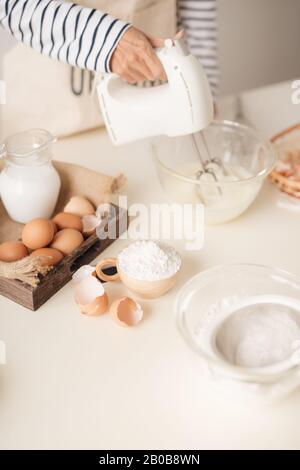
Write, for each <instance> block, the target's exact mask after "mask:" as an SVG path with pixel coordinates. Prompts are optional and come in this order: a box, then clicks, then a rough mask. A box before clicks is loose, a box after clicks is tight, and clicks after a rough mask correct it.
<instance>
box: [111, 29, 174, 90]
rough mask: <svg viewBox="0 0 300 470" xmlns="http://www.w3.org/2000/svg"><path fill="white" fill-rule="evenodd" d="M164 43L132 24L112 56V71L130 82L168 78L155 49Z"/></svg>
mask: <svg viewBox="0 0 300 470" xmlns="http://www.w3.org/2000/svg"><path fill="white" fill-rule="evenodd" d="M163 44H164V40H163V39H158V38H150V37H147V36H145V34H143V33H142V32H141V31H139V30H138V29H136V28H134V27H133V26H131V27H130V28H129V29H128V30H127V31H126V32H125V34H124V35H123V37H122V38H121V40H120V42H119V44H118V46H117V47H116V49H115V51H114V53H113V55H112V57H111V61H110V68H111V71H112V72H113V73H116V74H117V75H119V76H120V77H121V78H123V79H124V80H126V81H127V82H129V83H136V82H142V81H145V80H151V81H153V80H158V79H160V80H166V79H167V77H166V74H165V71H164V68H163V66H162V64H161V62H160V61H159V59H158V58H157V55H156V54H155V51H154V48H155V47H162V46H163Z"/></svg>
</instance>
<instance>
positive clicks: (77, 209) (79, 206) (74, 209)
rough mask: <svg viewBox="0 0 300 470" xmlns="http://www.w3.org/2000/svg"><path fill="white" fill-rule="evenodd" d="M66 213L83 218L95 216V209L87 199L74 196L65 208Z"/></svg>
mask: <svg viewBox="0 0 300 470" xmlns="http://www.w3.org/2000/svg"><path fill="white" fill-rule="evenodd" d="M64 212H69V213H70V214H76V215H79V216H80V217H83V216H84V215H91V214H94V213H95V208H94V206H93V204H92V203H91V202H90V201H89V200H88V199H86V198H85V197H81V196H73V197H72V198H71V199H70V201H69V202H68V204H67V205H66V206H65V207H64Z"/></svg>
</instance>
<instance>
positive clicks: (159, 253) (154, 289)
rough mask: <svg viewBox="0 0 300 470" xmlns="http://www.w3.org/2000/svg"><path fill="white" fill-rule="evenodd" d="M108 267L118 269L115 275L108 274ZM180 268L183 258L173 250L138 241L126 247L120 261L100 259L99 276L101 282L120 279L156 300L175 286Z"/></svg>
mask: <svg viewBox="0 0 300 470" xmlns="http://www.w3.org/2000/svg"><path fill="white" fill-rule="evenodd" d="M106 267H115V268H116V270H117V272H116V274H113V275H108V274H105V273H104V272H103V269H105V268H106ZM180 267H181V257H180V255H179V254H178V253H177V252H176V251H175V250H174V249H173V248H171V247H169V246H166V245H163V244H158V243H156V242H152V241H137V242H134V243H132V244H131V245H129V246H127V247H126V248H124V249H123V250H122V251H121V252H120V253H119V255H118V256H117V258H107V259H104V260H101V261H100V262H99V263H98V264H97V266H96V273H97V276H98V277H99V279H101V280H102V281H115V280H118V279H120V280H121V281H122V282H123V284H124V285H125V286H126V287H128V289H130V290H131V291H132V292H134V293H135V294H137V295H138V296H140V297H142V298H145V299H154V298H157V297H160V296H162V295H163V294H165V293H166V292H168V291H169V290H170V289H172V287H174V285H175V284H176V281H177V279H178V275H179V271H180Z"/></svg>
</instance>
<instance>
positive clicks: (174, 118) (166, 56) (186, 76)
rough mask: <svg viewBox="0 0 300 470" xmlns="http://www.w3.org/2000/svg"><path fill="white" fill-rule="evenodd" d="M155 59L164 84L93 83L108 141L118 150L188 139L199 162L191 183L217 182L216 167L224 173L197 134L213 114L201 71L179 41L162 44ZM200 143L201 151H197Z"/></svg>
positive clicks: (108, 78)
mask: <svg viewBox="0 0 300 470" xmlns="http://www.w3.org/2000/svg"><path fill="white" fill-rule="evenodd" d="M156 54H157V56H158V58H159V60H160V61H161V63H162V65H163V67H164V69H165V72H166V75H167V78H168V81H167V82H166V83H163V84H160V85H157V86H153V87H150V88H146V87H137V86H133V85H130V84H128V83H126V82H124V81H123V80H122V79H121V78H120V77H118V76H117V75H115V74H107V75H104V76H103V77H102V79H101V81H100V83H99V84H98V86H97V93H98V97H99V101H100V106H101V109H102V114H103V117H104V120H105V124H106V128H107V131H108V133H109V135H110V138H111V140H112V142H113V143H114V144H115V145H121V144H124V143H127V142H131V141H134V140H138V139H142V138H146V137H153V136H157V135H167V136H169V137H175V136H183V135H187V134H191V135H192V138H193V141H194V145H195V148H196V150H197V153H198V155H199V160H200V163H201V169H200V170H199V171H198V172H197V174H196V178H197V179H200V178H201V177H202V176H203V175H210V176H211V177H212V178H213V179H214V180H215V181H217V176H216V172H215V170H216V167H218V169H221V170H222V171H223V172H224V168H223V166H222V163H221V162H220V161H219V159H216V158H211V156H210V154H209V151H208V146H207V143H206V141H205V139H204V136H203V134H202V133H201V132H199V131H201V130H202V129H205V128H206V127H207V126H208V125H209V124H210V123H211V121H212V120H213V114H214V109H213V99H212V95H211V91H210V87H209V83H208V80H207V77H206V75H205V72H204V70H203V67H202V65H201V64H200V62H199V60H198V59H197V58H196V57H194V56H193V55H191V54H190V52H189V51H188V49H187V47H186V45H185V43H184V41H183V40H182V39H175V40H172V39H167V40H166V41H165V45H164V47H163V48H161V49H158V50H157V51H156ZM198 133H199V134H198ZM197 139H199V140H200V139H201V140H200V142H199V141H197ZM201 141H202V145H201V147H202V149H203V150H202V151H200V150H199V143H200V144H201Z"/></svg>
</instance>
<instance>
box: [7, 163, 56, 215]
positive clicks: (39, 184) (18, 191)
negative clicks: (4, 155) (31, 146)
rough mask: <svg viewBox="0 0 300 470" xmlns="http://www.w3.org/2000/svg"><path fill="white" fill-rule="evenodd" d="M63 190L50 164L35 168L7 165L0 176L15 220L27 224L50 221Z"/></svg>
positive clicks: (10, 212) (8, 205)
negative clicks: (32, 221) (42, 220)
mask: <svg viewBox="0 0 300 470" xmlns="http://www.w3.org/2000/svg"><path fill="white" fill-rule="evenodd" d="M59 189H60V178H59V175H58V173H57V171H56V170H55V168H54V167H53V166H52V164H51V163H50V162H47V163H44V164H42V165H35V166H21V165H15V164H13V163H8V164H7V165H6V167H5V169H4V170H3V171H2V172H1V175H0V193H1V198H2V202H3V204H4V207H5V208H6V210H7V212H8V215H9V216H10V218H11V219H12V220H15V221H16V222H20V223H26V222H28V221H29V220H31V219H35V218H37V217H44V218H50V217H51V216H52V214H53V211H54V208H55V205H56V202H57V198H58V194H59Z"/></svg>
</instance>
